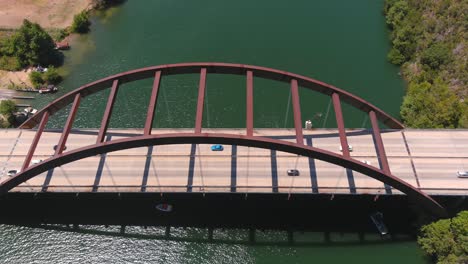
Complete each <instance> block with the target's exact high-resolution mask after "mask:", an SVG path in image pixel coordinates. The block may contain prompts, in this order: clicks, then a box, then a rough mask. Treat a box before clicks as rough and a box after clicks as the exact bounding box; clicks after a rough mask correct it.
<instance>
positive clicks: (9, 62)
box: [0, 56, 21, 71]
mask: <svg viewBox="0 0 468 264" xmlns="http://www.w3.org/2000/svg"><path fill="white" fill-rule="evenodd" d="M0 69H2V70H5V71H18V70H20V69H21V63H20V62H19V60H18V58H16V57H10V56H2V57H0Z"/></svg>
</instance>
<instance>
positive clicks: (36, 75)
mask: <svg viewBox="0 0 468 264" xmlns="http://www.w3.org/2000/svg"><path fill="white" fill-rule="evenodd" d="M29 80H30V81H31V83H32V84H33V85H34V87H38V86H40V85H41V84H44V79H43V78H42V74H41V73H40V72H36V71H33V72H31V73H30V74H29Z"/></svg>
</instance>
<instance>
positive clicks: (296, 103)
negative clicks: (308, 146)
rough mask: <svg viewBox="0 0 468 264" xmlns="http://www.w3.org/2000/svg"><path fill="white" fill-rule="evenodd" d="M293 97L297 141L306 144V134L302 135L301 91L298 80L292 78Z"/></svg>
mask: <svg viewBox="0 0 468 264" xmlns="http://www.w3.org/2000/svg"><path fill="white" fill-rule="evenodd" d="M291 98H292V103H293V112H294V127H295V128H296V142H297V144H300V145H304V136H303V135H302V117H301V104H300V102H299V91H298V88H297V80H295V79H292V80H291Z"/></svg>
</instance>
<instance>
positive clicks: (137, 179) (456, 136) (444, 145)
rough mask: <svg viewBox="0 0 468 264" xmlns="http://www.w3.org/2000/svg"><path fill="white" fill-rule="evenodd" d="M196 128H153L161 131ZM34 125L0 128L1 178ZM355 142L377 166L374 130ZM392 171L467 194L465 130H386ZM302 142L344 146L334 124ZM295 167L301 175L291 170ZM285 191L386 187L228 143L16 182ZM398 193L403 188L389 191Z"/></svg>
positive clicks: (120, 155) (76, 137) (46, 147)
mask: <svg viewBox="0 0 468 264" xmlns="http://www.w3.org/2000/svg"><path fill="white" fill-rule="evenodd" d="M210 131H216V132H218V133H223V132H225V133H231V134H233V133H234V134H243V133H245V129H242V130H236V129H229V130H226V129H215V130H214V129H213V130H210V129H204V130H203V132H210ZM172 132H193V130H188V129H187V130H184V129H178V130H168V129H167V130H166V129H157V130H153V134H156V133H172ZM34 133H35V131H31V130H16V129H6V130H0V182H2V181H4V180H5V179H7V178H8V177H9V176H7V171H8V170H12V169H19V168H20V167H21V165H22V163H23V161H24V158H25V155H26V154H27V151H28V148H29V146H30V144H31V142H32V139H33V137H34ZM142 133H143V131H142V130H109V131H108V133H107V137H109V136H111V137H112V139H118V138H125V137H128V136H134V135H138V134H142ZM97 134H98V130H81V131H74V132H73V133H72V134H70V136H69V138H68V141H67V144H66V147H67V149H66V150H65V152H66V151H68V150H71V149H76V148H78V147H81V146H85V145H89V144H94V143H95V141H96V137H97ZM254 135H256V136H271V137H278V138H280V139H285V140H288V141H291V142H295V141H296V137H295V131H294V130H293V129H257V130H255V131H254ZM347 136H348V142H349V144H350V145H352V146H353V151H352V152H351V157H353V158H355V159H357V160H366V161H369V162H370V163H371V165H372V166H376V167H379V163H378V159H377V155H376V150H375V147H374V143H373V138H372V132H371V131H366V130H347ZM382 138H383V142H384V145H385V150H386V153H387V156H388V159H389V164H390V169H391V172H392V174H393V175H395V176H397V177H400V178H401V179H403V180H405V181H406V182H408V183H410V184H412V185H414V186H416V187H418V188H420V189H421V190H423V191H424V192H426V193H428V194H430V195H466V194H468V179H460V178H457V177H456V172H457V171H458V170H468V152H467V149H468V140H467V139H468V131H467V130H403V131H385V130H383V131H382ZM59 139H60V133H58V131H52V130H48V131H45V132H44V134H43V136H42V138H41V140H40V142H39V145H38V148H37V149H36V151H35V155H34V158H33V159H42V160H45V159H47V158H48V157H50V156H51V155H53V154H54V149H53V148H54V145H56V144H58V142H59ZM304 143H305V144H308V145H312V146H315V147H319V148H322V149H325V150H329V151H332V152H335V153H340V151H339V146H340V140H339V137H338V131H337V130H323V129H321V130H304ZM292 168H297V169H298V170H299V171H300V176H298V177H290V176H287V175H286V170H288V169H292ZM45 190H47V191H49V192H66V191H72V192H91V191H97V192H141V191H147V192H186V191H192V192H231V191H236V192H241V193H244V192H245V193H249V192H250V193H253V192H283V193H314V192H315V193H317V192H318V193H347V194H353V193H357V194H362V193H371V194H386V193H389V192H388V190H387V191H386V190H385V188H384V185H383V183H381V182H379V181H376V180H374V179H372V178H369V177H367V176H365V175H362V174H360V173H358V172H354V171H348V170H346V169H344V168H342V167H339V166H336V165H333V164H329V163H326V162H322V161H319V160H313V159H309V158H307V157H297V156H296V155H292V154H288V153H284V152H277V153H275V152H272V151H270V150H265V149H258V148H252V147H241V146H224V151H222V152H212V151H211V150H210V145H203V144H200V145H198V146H192V145H189V144H184V145H166V146H156V147H153V148H151V147H150V148H148V147H143V148H136V149H129V150H123V151H117V152H112V153H109V154H107V155H104V156H94V157H90V158H86V159H83V160H79V161H76V162H73V163H71V164H67V165H63V166H61V167H58V168H56V169H54V170H52V171H49V172H47V173H43V174H41V175H39V176H37V177H35V178H32V179H30V180H29V181H27V182H26V183H24V184H22V185H20V186H18V187H16V188H14V189H13V190H12V191H16V192H38V191H45ZM392 193H393V194H400V192H399V191H397V190H392Z"/></svg>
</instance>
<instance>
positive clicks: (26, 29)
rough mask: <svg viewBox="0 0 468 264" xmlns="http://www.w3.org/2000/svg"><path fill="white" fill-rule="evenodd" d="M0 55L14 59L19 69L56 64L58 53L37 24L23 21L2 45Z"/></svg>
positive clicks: (46, 34)
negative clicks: (28, 66)
mask: <svg viewBox="0 0 468 264" xmlns="http://www.w3.org/2000/svg"><path fill="white" fill-rule="evenodd" d="M1 53H3V54H5V55H6V56H12V57H16V58H17V60H18V62H19V64H20V65H21V67H24V66H27V65H35V64H42V65H49V64H56V63H57V61H58V53H57V51H56V50H55V43H54V41H53V39H52V38H51V37H50V36H49V34H48V33H47V32H46V31H45V30H44V29H42V28H41V26H39V24H37V23H31V22H30V21H28V20H27V19H25V20H23V25H22V26H21V27H20V28H19V30H18V31H17V32H16V33H15V34H13V35H12V36H11V37H10V38H8V39H7V40H6V41H5V43H4V44H3V45H2V49H1Z"/></svg>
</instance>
